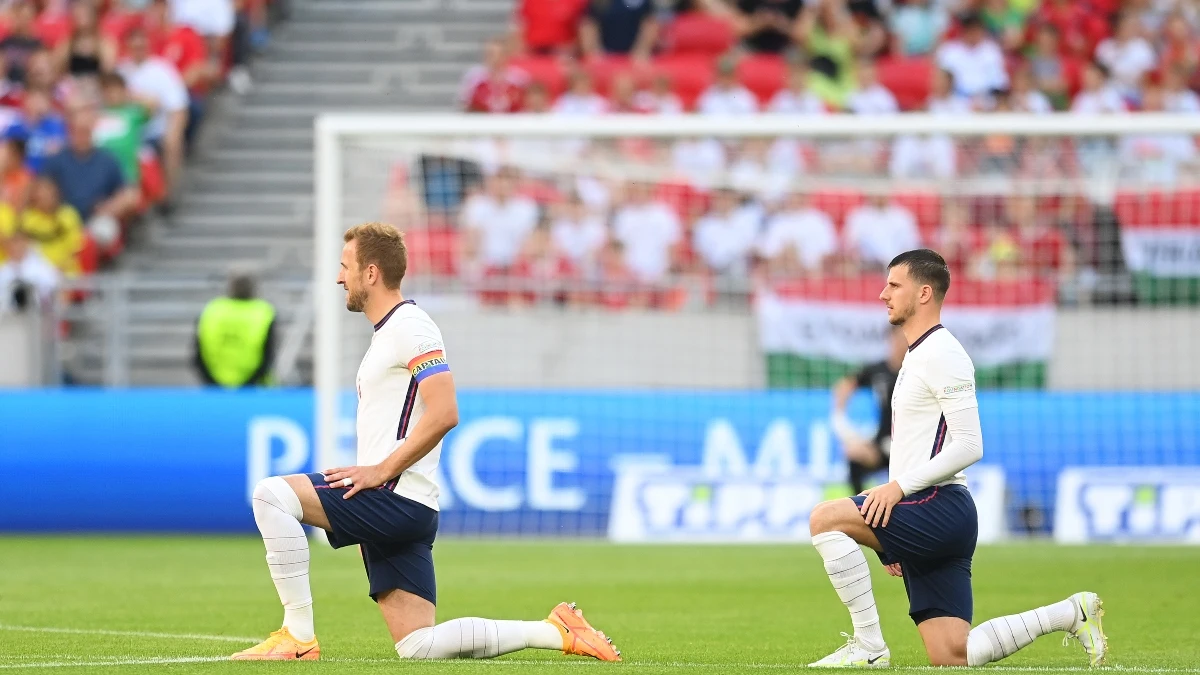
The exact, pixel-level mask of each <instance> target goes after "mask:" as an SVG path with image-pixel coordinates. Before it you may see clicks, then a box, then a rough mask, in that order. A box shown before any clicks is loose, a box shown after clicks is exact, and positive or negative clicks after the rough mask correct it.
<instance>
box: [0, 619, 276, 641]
mask: <svg viewBox="0 0 1200 675" xmlns="http://www.w3.org/2000/svg"><path fill="white" fill-rule="evenodd" d="M5 630H7V631H19V632H23V633H65V634H67V635H113V636H118V637H120V636H124V637H142V638H163V639H172V640H215V641H217V642H249V643H251V644H253V643H255V642H259V641H260V640H261V638H250V637H237V636H235V635H204V634H200V633H155V632H150V631H141V630H101V629H95V628H47V627H40V626H9V625H6V624H0V631H5Z"/></svg>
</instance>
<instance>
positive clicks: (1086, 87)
mask: <svg viewBox="0 0 1200 675" xmlns="http://www.w3.org/2000/svg"><path fill="white" fill-rule="evenodd" d="M1198 29H1200V4H1198V3H1195V2H1192V1H1190V0H1125V1H1123V2H1122V1H1120V0H1096V1H1092V0H1087V1H1083V2H1081V1H1077V0H1042V1H1041V2H1038V1H1037V0H807V1H803V0H736V1H733V0H730V1H728V2H726V1H723V0H681V1H678V2H669V3H661V2H660V3H655V2H653V0H591V1H588V0H569V1H560V0H522V1H521V2H519V3H517V7H516V12H515V15H514V21H513V26H512V28H511V31H510V32H508V33H507V34H504V35H498V36H497V37H496V38H495V39H493V40H490V41H489V42H487V44H486V45H485V46H484V51H483V60H482V63H481V64H479V65H477V66H476V67H474V68H472V69H471V70H470V71H469V72H467V74H466V75H465V76H464V78H463V81H462V85H461V93H460V104H461V106H462V109H463V110H465V111H469V112H475V113H490V114H506V113H522V112H524V113H545V114H551V115H594V114H605V113H637V114H654V115H677V114H698V115H711V116H731V115H755V114H760V113H777V114H789V115H801V116H813V115H826V114H846V115H889V114H895V113H903V112H908V111H924V112H928V113H931V114H933V115H937V116H956V115H986V114H991V113H1030V114H1049V113H1053V112H1056V111H1057V112H1064V113H1067V114H1074V115H1099V114H1113V115H1116V114H1126V113H1134V112H1139V111H1147V112H1172V113H1180V114H1188V113H1195V112H1197V111H1200V98H1198V97H1197V94H1196V93H1195V91H1193V87H1194V86H1195V85H1196V84H1197V83H1198V82H1200V81H1198V80H1197V78H1196V75H1197V70H1196V66H1197V58H1198V57H1200V42H1198V41H1197V35H1198V33H1197V30H1198ZM530 143H534V142H531V141H524V142H517V141H512V142H510V143H508V144H507V145H506V144H505V143H503V142H499V141H498V142H492V143H487V144H484V145H486V146H487V147H478V146H477V147H475V148H473V149H472V150H471V151H470V152H464V153H463V154H464V155H469V156H472V157H474V158H475V160H476V161H473V162H470V163H468V165H467V166H465V167H464V166H463V165H462V164H461V163H458V162H450V163H449V164H448V165H447V166H443V167H442V168H441V169H438V170H435V171H433V172H432V175H431V172H430V171H428V170H427V171H425V172H424V174H423V180H424V182H425V185H424V192H425V195H424V197H425V199H424V202H425V203H426V204H427V205H428V207H429V208H430V211H431V213H432V214H433V219H432V221H430V215H429V214H422V216H421V218H422V220H423V221H425V222H432V225H431V227H433V228H434V232H433V233H432V234H431V235H430V236H431V238H432V239H433V240H434V241H433V242H432V243H428V244H427V243H426V242H425V241H424V239H423V238H422V240H421V241H419V242H418V247H419V248H420V247H423V246H424V247H427V248H428V249H429V250H428V251H427V254H428V257H429V258H430V259H431V263H432V264H433V265H434V266H435V267H436V268H437V269H439V270H440V271H449V272H453V273H465V274H466V275H467V276H468V277H471V276H472V275H474V277H475V278H483V279H488V278H493V279H494V278H506V279H510V280H511V279H518V280H519V279H531V278H532V279H535V280H537V281H536V284H541V285H542V286H544V285H545V281H546V280H547V279H555V278H569V279H572V278H573V279H579V278H591V279H593V280H594V281H597V282H599V283H598V284H590V286H593V287H597V288H601V289H604V288H611V282H613V281H616V280H630V283H631V284H633V285H635V286H636V285H637V284H638V283H639V282H640V283H641V284H643V285H644V284H649V285H651V286H653V285H655V284H660V283H665V280H666V279H667V278H669V277H672V278H673V277H674V276H675V275H677V274H679V273H685V274H689V275H692V276H693V278H695V277H696V275H699V277H700V278H704V279H709V280H716V282H717V283H718V285H719V283H720V281H721V280H722V279H730V278H733V279H739V280H747V279H750V278H759V277H767V278H788V279H793V278H814V277H817V278H837V277H843V278H844V277H848V276H849V277H853V276H858V275H860V274H862V273H864V272H866V271H871V270H876V269H878V268H879V266H880V264H883V263H886V262H887V261H888V260H889V259H890V258H891V257H892V256H893V255H895V254H896V253H898V252H900V251H903V250H906V249H909V248H913V247H916V246H918V245H926V246H931V247H934V248H937V249H938V250H940V251H941V252H942V253H943V254H944V255H946V257H947V259H948V260H950V261H951V264H952V265H953V267H954V271H955V273H956V274H957V275H959V278H964V277H966V278H975V279H982V280H1005V279H1025V280H1030V281H1033V280H1036V281H1045V282H1048V283H1051V284H1059V285H1061V286H1062V288H1063V289H1064V290H1068V289H1069V292H1065V293H1064V299H1070V300H1079V299H1086V298H1087V297H1088V295H1089V289H1091V288H1092V287H1094V285H1095V279H1096V277H1097V276H1098V275H1101V276H1102V275H1104V274H1106V273H1111V272H1115V271H1116V270H1117V269H1118V268H1119V267H1120V265H1121V251H1120V243H1119V233H1118V231H1117V227H1118V225H1117V223H1116V218H1115V215H1114V213H1113V210H1112V209H1107V208H1097V207H1096V206H1095V205H1094V204H1093V203H1092V201H1091V200H1089V199H1088V198H1087V197H1086V196H1085V194H1084V193H1085V192H1086V191H1085V190H1083V189H1081V187H1080V186H1081V185H1083V184H1084V183H1085V181H1093V182H1094V181H1097V180H1106V179H1107V180H1111V181H1121V182H1122V184H1123V185H1127V186H1139V187H1141V188H1143V189H1144V188H1146V187H1147V186H1149V187H1156V188H1162V187H1166V188H1170V189H1174V188H1176V187H1178V186H1181V185H1186V184H1188V182H1189V181H1191V180H1193V179H1194V177H1195V176H1196V175H1197V174H1196V169H1197V167H1198V166H1200V165H1198V163H1197V155H1196V146H1195V141H1194V139H1193V138H1191V137H1188V136H1185V135H1172V134H1161V135H1149V136H1147V135H1130V136H1126V137H1123V138H1119V139H1118V138H1100V139H1092V140H1076V141H1070V140H1067V139H1054V138H1050V139H1044V138H1041V139H1039V138H1032V137H1014V136H1010V135H1004V134H996V135H993V136H985V137H982V138H978V139H971V140H961V139H959V140H954V139H951V138H950V137H949V136H944V135H937V134H934V135H927V136H903V137H897V138H894V139H889V140H881V141H872V140H851V139H845V140H838V141H829V142H820V143H818V142H797V141H794V140H789V139H781V140H777V141H759V140H744V141H733V142H731V141H727V140H726V141H719V140H716V139H704V138H695V139H684V140H680V141H678V142H675V143H672V144H667V143H656V142H653V141H641V142H633V141H629V142H624V143H621V144H617V146H616V147H611V146H605V145H603V144H599V143H595V142H593V143H590V144H589V143H584V142H582V141H579V142H570V143H558V144H552V143H547V142H541V145H540V146H538V147H530V145H529V144H530ZM538 154H540V155H542V156H555V157H559V158H563V161H564V162H569V161H574V160H582V161H584V162H587V161H591V162H599V161H611V160H612V159H613V156H618V157H619V159H620V160H621V161H623V162H624V164H625V166H626V171H625V173H627V174H628V173H634V172H635V169H634V168H633V167H655V170H656V173H655V174H654V177H653V178H648V179H647V180H648V181H649V183H648V184H637V183H632V182H629V181H628V176H627V175H626V176H621V177H620V178H619V179H616V180H593V179H591V178H588V179H586V180H585V179H577V178H576V177H575V176H574V175H573V173H574V172H572V171H569V170H565V169H564V168H562V166H561V165H559V166H558V167H555V168H554V169H553V170H552V171H538V170H536V169H532V170H525V169H526V167H527V165H528V163H529V162H528V160H527V159H526V160H525V161H522V158H529V157H531V156H535V155H538ZM516 165H521V167H522V169H517V168H516ZM449 173H455V174H457V180H458V181H459V182H461V183H463V185H456V188H461V194H462V196H463V197H465V199H463V200H462V201H461V202H460V201H459V200H458V199H457V196H458V194H459V193H458V192H455V190H449V194H450V196H449V197H447V188H446V184H447V182H448V181H450V182H453V180H452V179H450V178H448V177H447V174H449ZM464 177H466V178H465V179H464ZM839 178H840V179H841V182H840V184H839V183H838V182H837V181H838V179H839ZM988 179H992V180H991V182H990V183H988ZM831 181H832V182H833V183H834V184H835V187H833V188H830V187H829V185H830V183H831ZM997 182H1002V183H1004V185H1005V187H1004V189H1001V190H997V189H996V187H995V186H996V183H997ZM1184 202H1186V204H1187V205H1188V206H1189V207H1191V206H1194V205H1195V200H1194V197H1193V196H1191V195H1188V196H1187V197H1185V198H1184ZM460 206H461V208H460ZM1197 214H1198V215H1200V211H1197ZM447 239H450V240H452V241H447ZM536 284H535V285H536ZM596 292H599V291H596ZM596 292H593V293H592V295H591V296H588V297H591V298H592V299H593V300H595V299H597V297H596ZM609 295H612V294H611V293H609ZM486 297H487V299H489V300H490V301H492V302H511V303H521V302H526V301H529V300H530V299H531V297H532V296H530V295H529V294H528V293H524V294H522V293H509V294H491V295H487V296H486ZM557 297H559V300H561V301H574V302H580V301H587V297H580V296H571V295H570V294H560V295H559V296H557ZM670 297H672V294H671V293H666V294H665V295H664V294H662V293H660V292H658V291H645V292H631V293H622V294H617V295H616V296H614V297H612V298H609V299H608V300H603V299H601V300H600V301H601V302H605V303H612V304H617V305H625V304H627V303H633V304H644V303H651V304H667V305H670V304H671V302H672V301H671V300H669V298H670ZM675 297H681V296H679V295H678V294H676V296H675Z"/></svg>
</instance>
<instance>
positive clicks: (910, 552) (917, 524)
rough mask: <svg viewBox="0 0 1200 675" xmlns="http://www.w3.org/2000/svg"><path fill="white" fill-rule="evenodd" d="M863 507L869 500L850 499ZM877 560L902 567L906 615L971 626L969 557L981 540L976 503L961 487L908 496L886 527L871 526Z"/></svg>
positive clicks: (933, 489) (923, 619) (947, 486)
mask: <svg viewBox="0 0 1200 675" xmlns="http://www.w3.org/2000/svg"><path fill="white" fill-rule="evenodd" d="M851 499H853V500H854V503H855V504H856V505H858V506H859V507H860V508H861V507H862V503H863V500H865V499H866V497H862V496H855V497H851ZM871 529H872V531H873V532H875V537H876V538H878V539H879V543H880V544H882V545H883V552H882V553H880V554H879V559H880V560H881V561H883V563H884V564H885V565H887V564H891V563H896V562H898V563H900V568H901V571H902V572H903V573H904V590H906V591H907V592H908V615H909V616H910V617H912V620H913V621H914V622H915V623H918V624H919V623H921V622H922V621H926V620H928V619H934V618H937V617H941V616H956V617H958V618H960V619H963V620H964V621H966V622H967V623H971V615H972V613H973V610H974V606H973V600H972V596H971V558H972V557H974V555H975V542H976V540H977V539H978V537H979V516H978V514H977V513H976V512H975V500H974V499H973V498H972V497H971V492H970V491H969V490H967V488H966V487H965V486H962V485H942V486H940V487H933V488H929V489H927V490H922V491H920V492H914V493H913V494H911V495H909V496H907V497H905V498H904V499H903V500H902V501H901V502H900V503H899V504H897V505H896V506H895V507H893V508H892V516H891V519H890V520H888V525H887V527H875V528H871Z"/></svg>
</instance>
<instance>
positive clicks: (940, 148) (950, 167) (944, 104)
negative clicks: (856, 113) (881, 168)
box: [890, 68, 971, 178]
mask: <svg viewBox="0 0 1200 675" xmlns="http://www.w3.org/2000/svg"><path fill="white" fill-rule="evenodd" d="M925 109H926V110H927V111H928V112H929V113H930V114H932V115H944V116H952V115H969V114H970V113H971V102H970V101H968V100H967V99H966V98H964V97H962V96H960V95H958V94H957V93H955V90H954V76H953V75H951V74H950V72H949V71H945V70H938V69H936V68H935V69H934V71H933V76H932V82H931V85H930V89H929V100H928V101H927V102H926V104H925ZM956 159H957V152H956V150H955V147H954V140H953V139H952V138H951V137H949V136H947V135H945V134H934V135H930V136H913V135H909V136H901V137H900V138H897V139H896V142H895V143H894V144H893V145H892V159H891V166H890V169H891V174H892V177H893V178H950V177H952V176H953V175H954V172H955V165H956Z"/></svg>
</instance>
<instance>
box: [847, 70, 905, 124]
mask: <svg viewBox="0 0 1200 675" xmlns="http://www.w3.org/2000/svg"><path fill="white" fill-rule="evenodd" d="M856 75H857V77H858V89H857V90H856V91H855V92H854V93H853V94H850V97H849V99H847V104H848V105H847V107H848V108H849V109H850V110H851V111H852V112H854V113H855V114H857V115H891V114H893V113H896V112H899V111H900V106H899V105H898V104H897V103H896V97H895V96H894V95H893V94H892V92H891V91H890V90H888V88H887V87H885V86H883V85H882V84H880V83H879V77H878V74H877V73H876V71H875V62H874V61H871V60H869V59H863V60H862V61H859V62H858V70H857V71H856Z"/></svg>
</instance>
